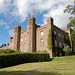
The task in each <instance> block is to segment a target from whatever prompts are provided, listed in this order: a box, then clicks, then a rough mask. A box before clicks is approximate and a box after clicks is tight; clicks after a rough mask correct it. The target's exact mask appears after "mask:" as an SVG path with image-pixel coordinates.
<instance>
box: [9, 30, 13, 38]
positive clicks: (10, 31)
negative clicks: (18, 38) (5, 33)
mask: <svg viewBox="0 0 75 75" xmlns="http://www.w3.org/2000/svg"><path fill="white" fill-rule="evenodd" d="M13 35H14V30H13V29H10V30H9V36H10V37H13Z"/></svg>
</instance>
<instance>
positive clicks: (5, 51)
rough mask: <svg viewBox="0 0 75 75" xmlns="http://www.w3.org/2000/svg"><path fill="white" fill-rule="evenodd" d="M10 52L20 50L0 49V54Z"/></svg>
mask: <svg viewBox="0 0 75 75" xmlns="http://www.w3.org/2000/svg"><path fill="white" fill-rule="evenodd" d="M10 53H20V51H16V50H13V49H0V54H10Z"/></svg>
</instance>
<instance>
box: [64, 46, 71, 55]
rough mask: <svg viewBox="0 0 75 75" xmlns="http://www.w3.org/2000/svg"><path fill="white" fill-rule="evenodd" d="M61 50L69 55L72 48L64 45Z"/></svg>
mask: <svg viewBox="0 0 75 75" xmlns="http://www.w3.org/2000/svg"><path fill="white" fill-rule="evenodd" d="M63 51H64V52H65V55H70V53H71V52H72V49H71V48H70V47H69V46H66V47H65V48H63Z"/></svg>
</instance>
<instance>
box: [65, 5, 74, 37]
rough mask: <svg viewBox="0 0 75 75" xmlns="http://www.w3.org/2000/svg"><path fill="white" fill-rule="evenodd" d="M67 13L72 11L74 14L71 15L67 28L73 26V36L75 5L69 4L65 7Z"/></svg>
mask: <svg viewBox="0 0 75 75" xmlns="http://www.w3.org/2000/svg"><path fill="white" fill-rule="evenodd" d="M64 12H65V13H70V14H71V15H72V16H71V17H69V20H70V22H69V23H68V24H67V28H68V29H70V28H72V29H73V31H72V34H71V36H73V35H75V17H74V16H75V5H67V6H66V7H65V9H64Z"/></svg>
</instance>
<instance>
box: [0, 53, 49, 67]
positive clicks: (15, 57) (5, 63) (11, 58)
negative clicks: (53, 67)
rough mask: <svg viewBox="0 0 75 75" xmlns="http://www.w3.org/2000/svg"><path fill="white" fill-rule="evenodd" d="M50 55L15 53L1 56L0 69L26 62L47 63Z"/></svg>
mask: <svg viewBox="0 0 75 75" xmlns="http://www.w3.org/2000/svg"><path fill="white" fill-rule="evenodd" d="M49 60H50V55H49V54H48V53H17V54H16V53H15V54H4V55H3V54H1V55H0V68H4V67H10V66H14V65H18V64H22V63H28V62H43V61H49Z"/></svg>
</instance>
